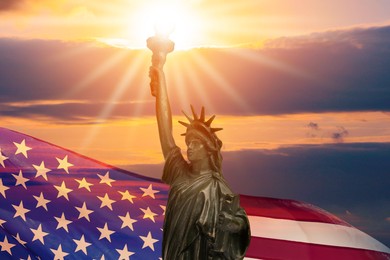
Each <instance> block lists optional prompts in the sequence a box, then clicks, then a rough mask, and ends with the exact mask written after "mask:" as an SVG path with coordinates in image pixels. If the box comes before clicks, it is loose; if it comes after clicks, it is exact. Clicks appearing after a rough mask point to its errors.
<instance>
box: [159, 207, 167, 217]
mask: <svg viewBox="0 0 390 260" xmlns="http://www.w3.org/2000/svg"><path fill="white" fill-rule="evenodd" d="M160 208H162V210H163V215H165V210H166V209H167V207H166V206H164V205H160Z"/></svg>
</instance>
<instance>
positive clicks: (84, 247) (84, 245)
mask: <svg viewBox="0 0 390 260" xmlns="http://www.w3.org/2000/svg"><path fill="white" fill-rule="evenodd" d="M73 241H74V242H75V243H76V244H77V248H76V250H75V251H74V252H75V253H76V252H77V251H80V250H81V251H83V252H84V254H87V247H89V246H90V245H92V244H91V243H88V242H86V241H85V239H84V235H82V236H81V238H80V240H77V239H73Z"/></svg>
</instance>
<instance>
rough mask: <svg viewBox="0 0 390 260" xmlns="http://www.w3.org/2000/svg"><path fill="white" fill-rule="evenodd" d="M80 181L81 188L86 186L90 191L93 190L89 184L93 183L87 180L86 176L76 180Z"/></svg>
mask: <svg viewBox="0 0 390 260" xmlns="http://www.w3.org/2000/svg"><path fill="white" fill-rule="evenodd" d="M76 181H77V182H78V183H79V189H81V188H86V189H87V190H88V191H89V192H91V188H90V187H89V186H92V185H93V184H92V183H89V182H87V180H86V179H85V178H83V179H82V180H76Z"/></svg>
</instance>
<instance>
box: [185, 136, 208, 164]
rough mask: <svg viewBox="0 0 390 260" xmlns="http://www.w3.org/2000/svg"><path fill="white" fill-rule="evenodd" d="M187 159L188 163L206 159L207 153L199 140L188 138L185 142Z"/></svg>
mask: <svg viewBox="0 0 390 260" xmlns="http://www.w3.org/2000/svg"><path fill="white" fill-rule="evenodd" d="M186 143H187V158H188V160H189V161H190V162H194V161H198V160H204V159H207V158H208V152H207V150H206V147H205V146H204V145H203V143H202V142H201V140H199V139H198V138H189V139H188V140H187V141H186Z"/></svg>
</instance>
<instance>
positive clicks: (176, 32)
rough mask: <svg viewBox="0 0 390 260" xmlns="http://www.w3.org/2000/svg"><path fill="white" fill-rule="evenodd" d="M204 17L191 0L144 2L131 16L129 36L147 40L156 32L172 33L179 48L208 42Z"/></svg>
mask: <svg viewBox="0 0 390 260" xmlns="http://www.w3.org/2000/svg"><path fill="white" fill-rule="evenodd" d="M186 3H187V4H186ZM202 18H203V17H201V15H200V12H199V10H198V9H196V8H195V7H194V6H193V5H190V4H188V2H187V1H180V2H179V1H144V3H143V4H141V5H140V6H139V7H138V8H137V10H133V15H132V17H131V18H130V19H128V24H127V26H128V31H127V33H128V36H129V38H137V39H142V40H143V41H144V40H145V39H147V38H148V37H150V36H153V35H154V34H155V33H156V31H157V33H163V34H170V35H169V37H170V39H172V40H173V41H174V42H175V49H188V48H192V47H195V46H199V45H200V43H201V42H204V39H203V38H202V36H204V35H202V27H203V20H204V19H202Z"/></svg>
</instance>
